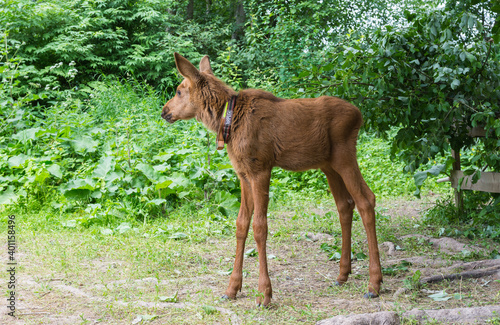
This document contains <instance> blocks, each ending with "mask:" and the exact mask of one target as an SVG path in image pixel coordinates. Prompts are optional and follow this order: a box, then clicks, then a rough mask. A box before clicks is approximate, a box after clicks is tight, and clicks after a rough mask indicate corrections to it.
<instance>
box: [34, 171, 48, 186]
mask: <svg viewBox="0 0 500 325" xmlns="http://www.w3.org/2000/svg"><path fill="white" fill-rule="evenodd" d="M48 177H50V173H49V172H48V171H47V169H45V168H44V169H42V170H40V171H39V172H38V173H37V174H36V176H35V182H37V183H39V184H42V183H43V182H44V181H45V180H46V179H47V178H48Z"/></svg>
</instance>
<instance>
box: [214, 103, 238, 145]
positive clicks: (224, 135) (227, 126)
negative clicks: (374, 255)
mask: <svg viewBox="0 0 500 325" xmlns="http://www.w3.org/2000/svg"><path fill="white" fill-rule="evenodd" d="M237 97H238V96H231V98H230V99H229V101H228V102H227V103H226V106H225V108H224V112H223V114H222V118H221V121H220V127H219V132H217V150H222V149H224V144H226V143H227V141H228V140H229V136H230V135H231V123H232V122H233V115H234V106H235V105H236V98H237Z"/></svg>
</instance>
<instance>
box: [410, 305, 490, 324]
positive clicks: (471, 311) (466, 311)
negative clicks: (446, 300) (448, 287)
mask: <svg viewBox="0 0 500 325" xmlns="http://www.w3.org/2000/svg"><path fill="white" fill-rule="evenodd" d="M499 315H500V306H484V307H471V308H454V309H437V310H419V309H412V310H410V311H408V312H406V313H404V314H403V317H404V318H412V319H417V320H419V321H430V320H436V321H439V322H443V323H460V324H467V323H476V324H477V323H484V322H485V321H487V320H488V319H491V318H495V317H499Z"/></svg>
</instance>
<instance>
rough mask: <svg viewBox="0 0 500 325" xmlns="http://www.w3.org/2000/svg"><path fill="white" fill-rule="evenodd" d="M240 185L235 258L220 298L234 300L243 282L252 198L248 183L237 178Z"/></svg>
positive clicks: (241, 178)
mask: <svg viewBox="0 0 500 325" xmlns="http://www.w3.org/2000/svg"><path fill="white" fill-rule="evenodd" d="M239 178H240V183H241V206H240V211H239V213H238V218H237V219H236V257H235V258H234V266H233V272H232V273H231V278H230V279H229V286H228V288H227V290H226V293H225V294H224V295H223V296H222V298H225V299H227V298H231V299H234V298H236V293H237V292H238V291H240V290H241V286H242V282H243V254H244V253H243V252H244V250H245V241H246V239H247V235H248V228H249V226H250V220H251V219H252V213H253V207H254V203H253V196H252V189H251V187H250V183H249V182H248V181H247V180H246V179H245V178H244V177H242V176H239Z"/></svg>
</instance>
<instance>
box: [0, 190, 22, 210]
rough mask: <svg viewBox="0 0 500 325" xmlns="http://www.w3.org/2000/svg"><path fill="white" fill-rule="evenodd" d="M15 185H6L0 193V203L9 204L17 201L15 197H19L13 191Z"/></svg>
mask: <svg viewBox="0 0 500 325" xmlns="http://www.w3.org/2000/svg"><path fill="white" fill-rule="evenodd" d="M14 189H15V187H14V186H13V185H11V186H9V187H7V189H6V190H4V191H3V192H2V194H0V205H3V204H11V203H15V202H16V201H17V198H18V197H19V195H18V194H16V193H14Z"/></svg>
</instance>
